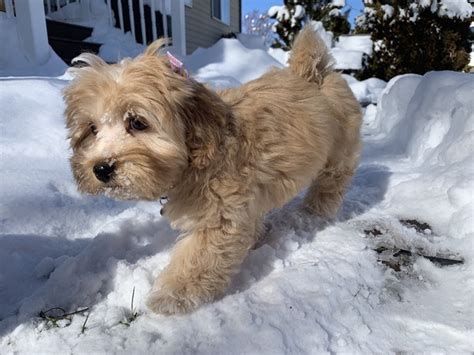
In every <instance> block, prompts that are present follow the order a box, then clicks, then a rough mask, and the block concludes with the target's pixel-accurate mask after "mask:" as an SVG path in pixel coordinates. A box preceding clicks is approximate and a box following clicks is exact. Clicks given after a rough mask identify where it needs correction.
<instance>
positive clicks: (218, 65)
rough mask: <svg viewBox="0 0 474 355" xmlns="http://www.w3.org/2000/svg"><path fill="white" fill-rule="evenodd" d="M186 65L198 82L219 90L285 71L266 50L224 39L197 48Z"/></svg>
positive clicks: (186, 61)
mask: <svg viewBox="0 0 474 355" xmlns="http://www.w3.org/2000/svg"><path fill="white" fill-rule="evenodd" d="M184 63H185V66H186V68H187V69H189V70H190V71H191V73H193V75H195V77H196V78H197V79H198V80H201V81H211V82H212V83H213V84H214V85H215V87H217V88H225V87H234V86H238V85H240V84H242V83H244V82H247V81H250V80H252V79H256V78H258V77H259V76H261V75H262V74H263V73H265V72H266V71H267V70H268V69H269V68H270V67H276V68H281V67H283V65H282V64H281V63H280V62H279V61H277V60H276V59H275V58H273V57H272V56H271V55H269V54H268V53H267V52H266V51H265V50H264V49H260V48H256V49H251V48H247V47H245V46H244V45H243V44H242V43H241V42H240V41H238V40H236V39H221V40H219V41H218V42H217V43H216V44H214V45H213V46H212V47H210V48H207V49H203V48H198V49H197V50H196V51H194V53H193V54H191V55H189V56H187V57H186V58H185V60H184Z"/></svg>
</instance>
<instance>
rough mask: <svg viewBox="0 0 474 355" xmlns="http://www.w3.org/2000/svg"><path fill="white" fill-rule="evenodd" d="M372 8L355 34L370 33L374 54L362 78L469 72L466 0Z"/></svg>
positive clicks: (360, 19)
mask: <svg viewBox="0 0 474 355" xmlns="http://www.w3.org/2000/svg"><path fill="white" fill-rule="evenodd" d="M392 5H393V6H391V5H381V2H380V1H375V2H374V3H372V2H371V3H370V4H367V5H366V7H365V9H364V13H363V14H362V15H361V16H359V17H358V18H357V20H356V24H357V26H356V32H358V33H370V34H371V38H372V40H373V42H374V51H373V53H372V55H371V56H370V57H367V58H366V60H365V61H364V70H363V71H362V72H361V73H360V75H359V76H360V77H361V78H368V77H374V76H375V77H378V78H381V79H383V80H389V79H391V78H392V77H394V76H396V75H400V74H405V73H416V74H424V73H426V72H429V71H431V70H455V71H467V70H468V67H467V65H468V63H469V52H470V51H471V44H470V41H469V37H470V31H469V24H470V22H471V19H472V6H471V5H470V4H469V2H468V1H467V0H440V1H438V0H433V1H431V0H423V1H408V2H405V1H403V2H398V3H397V2H396V3H393V4H392Z"/></svg>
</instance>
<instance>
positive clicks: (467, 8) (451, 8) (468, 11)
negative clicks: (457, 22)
mask: <svg viewBox="0 0 474 355" xmlns="http://www.w3.org/2000/svg"><path fill="white" fill-rule="evenodd" d="M472 11H473V8H472V5H471V4H470V3H469V2H468V0H441V1H440V4H439V10H438V14H439V15H441V16H448V17H450V18H454V17H458V18H460V19H469V18H471V17H472Z"/></svg>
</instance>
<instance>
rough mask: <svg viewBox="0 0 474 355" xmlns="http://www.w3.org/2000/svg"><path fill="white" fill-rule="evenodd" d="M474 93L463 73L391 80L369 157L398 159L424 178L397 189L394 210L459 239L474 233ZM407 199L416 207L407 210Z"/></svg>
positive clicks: (378, 112)
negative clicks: (426, 186)
mask: <svg viewBox="0 0 474 355" xmlns="http://www.w3.org/2000/svg"><path fill="white" fill-rule="evenodd" d="M473 92H474V79H473V77H472V76H471V75H467V74H461V73H454V72H431V73H428V74H426V75H425V76H423V77H422V76H418V75H406V76H401V77H396V78H394V79H392V80H391V81H390V82H389V83H388V85H387V88H386V90H385V91H384V93H383V94H382V96H381V99H380V101H379V106H378V109H377V114H376V117H375V122H374V126H373V128H372V130H371V131H372V132H373V133H372V134H373V139H371V140H370V144H369V146H368V150H369V152H368V153H367V154H368V155H369V156H376V157H377V161H379V160H380V161H381V160H383V159H384V158H383V157H385V156H389V157H392V156H398V157H399V159H401V160H403V161H407V160H408V161H409V162H410V165H411V166H412V169H413V171H417V172H418V173H419V174H421V175H420V176H419V177H417V178H413V179H410V181H407V182H404V183H403V184H402V185H403V186H402V187H400V186H398V187H397V188H396V189H394V191H398V190H400V191H399V192H398V193H395V192H394V193H393V199H394V201H393V204H392V206H391V210H393V211H396V213H399V214H411V215H415V216H420V218H423V219H424V220H427V221H429V223H431V224H432V225H434V226H436V227H437V228H438V230H440V231H441V232H442V233H446V234H449V235H452V236H453V237H455V238H463V237H467V236H468V235H469V234H470V233H474V225H473V224H472V211H473V210H474V204H473V192H474V185H473V181H474V154H473V151H474V144H473V142H474V102H473V101H472V93H473ZM423 184H427V185H429V187H430V188H429V189H422V188H421V186H423ZM406 199H410V200H411V201H412V202H413V203H412V204H409V205H405V204H404V203H403V202H404V201H405V200H406ZM421 215H422V217H421ZM471 251H472V250H471Z"/></svg>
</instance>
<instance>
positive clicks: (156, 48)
mask: <svg viewBox="0 0 474 355" xmlns="http://www.w3.org/2000/svg"><path fill="white" fill-rule="evenodd" d="M168 43H169V40H168V39H166V38H160V39H157V40H156V41H154V42H153V43H151V44H150V45H149V46H148V47H147V49H146V50H145V53H144V55H145V56H154V57H158V58H160V59H161V60H162V61H163V62H164V63H165V65H166V66H167V67H168V68H169V69H171V71H173V72H174V73H176V74H179V75H180V76H182V77H184V78H187V77H188V72H187V70H186V69H185V68H184V64H183V62H182V61H180V60H179V59H178V58H176V57H175V56H173V55H172V54H171V53H170V52H169V51H166V52H164V49H165V46H166V45H167V44H168Z"/></svg>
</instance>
